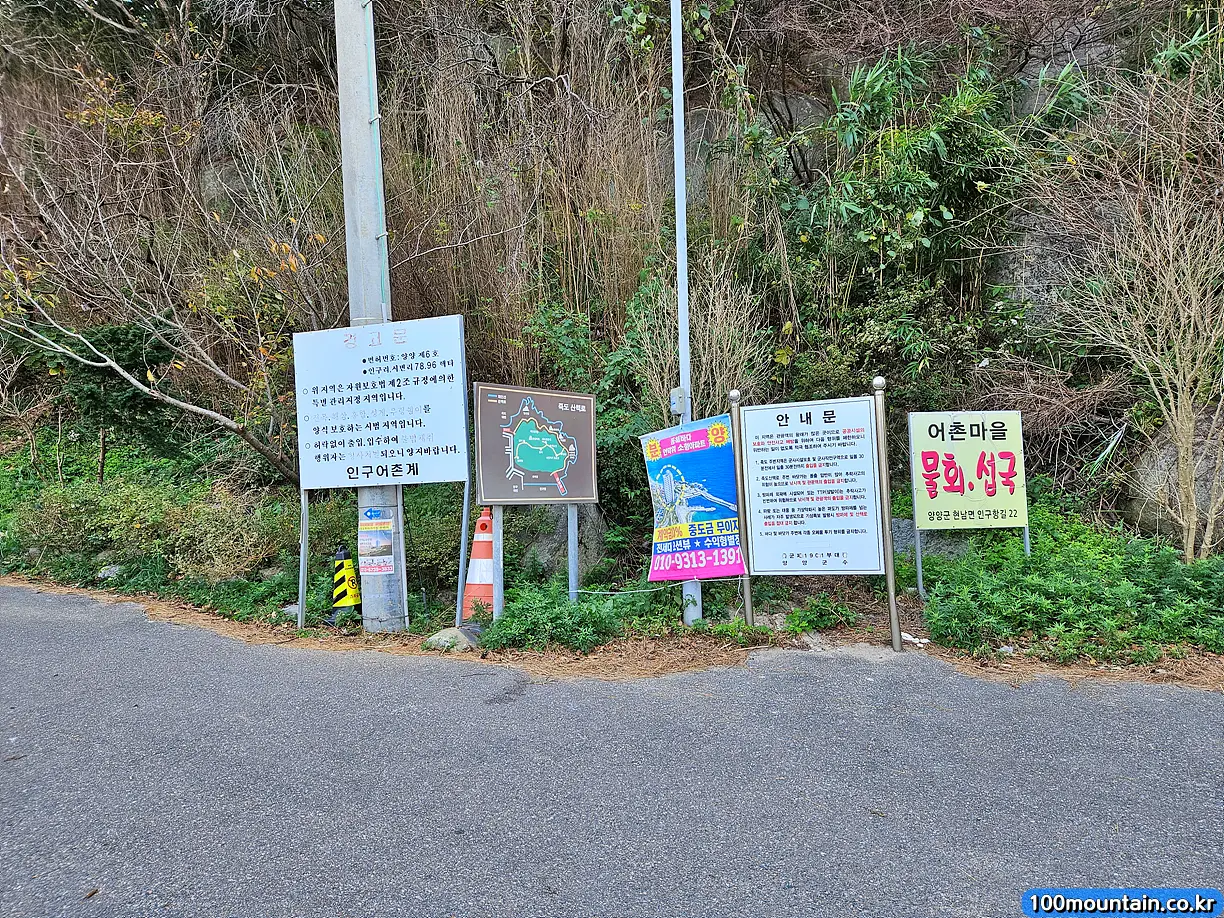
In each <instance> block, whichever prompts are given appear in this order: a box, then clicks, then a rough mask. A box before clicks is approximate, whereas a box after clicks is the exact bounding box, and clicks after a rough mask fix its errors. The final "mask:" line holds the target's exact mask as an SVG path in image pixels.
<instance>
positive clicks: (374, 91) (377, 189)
mask: <svg viewBox="0 0 1224 918" xmlns="http://www.w3.org/2000/svg"><path fill="white" fill-rule="evenodd" d="M335 2H336V75H337V77H338V80H337V81H338V83H339V91H340V151H341V159H342V170H343V174H344V241H345V248H346V252H347V256H348V288H349V325H353V326H363V325H376V324H379V323H382V322H390V321H391V269H390V264H389V262H388V258H387V217H386V203H385V201H384V199H383V172H382V132H381V131H380V130H379V124H378V122H379V118H380V117H381V116H380V115H379V114H378V77H377V74H376V71H375V69H374V5H373V0H364V2H363V0H335ZM400 497H401V495H400V492H399V488H398V487H397V486H395V485H384V486H382V487H376V488H358V489H357V512H358V518H359V519H361V520H388V519H389V520H392V521H393V522H392V527H393V541H392V550H393V552H394V553H395V554H394V557H396V558H397V559H399V563H397V564H396V565H395V573H394V574H393V575H386V574H385V575H380V576H371V577H366V578H365V579H364V580H363V581H362V583H361V599H362V618H363V619H364V622H363V623H364V625H365V630H366V631H402V630H404V627H405V624H406V620H405V611H406V606H407V601H406V591H407V580H406V579H405V571H404V562H403V559H404V521H403V519H402V514H401V512H400V506H401V504H400Z"/></svg>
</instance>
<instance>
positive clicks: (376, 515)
mask: <svg viewBox="0 0 1224 918" xmlns="http://www.w3.org/2000/svg"><path fill="white" fill-rule="evenodd" d="M361 515H362V516H364V517H365V518H366V519H367V520H381V519H382V511H381V510H379V509H378V508H377V507H367V508H366V509H365V510H362V511H361Z"/></svg>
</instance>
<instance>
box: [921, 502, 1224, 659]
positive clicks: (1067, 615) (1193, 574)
mask: <svg viewBox="0 0 1224 918" xmlns="http://www.w3.org/2000/svg"><path fill="white" fill-rule="evenodd" d="M1030 528H1031V532H1032V543H1033V555H1032V557H1031V558H1027V557H1025V554H1024V548H1023V545H1022V543H1021V540H1020V539H1019V538H1018V537H1017V534H1016V533H1015V532H1005V533H988V534H981V535H978V536H976V537H974V538H973V539H972V540H971V542H970V545H969V550H968V552H967V553H966V554H965V555H964V556H962V557H960V558H956V559H952V560H949V559H944V558H938V557H934V556H932V557H930V558H928V559H926V564H925V572H924V573H925V575H926V582H927V587H928V590H929V593H930V597H929V600H928V602H927V604H926V610H925V616H926V622H927V626H928V627H929V628H930V631H931V637H932V639H933V640H935V641H938V642H939V643H942V644H945V645H948V646H951V647H958V648H962V649H964V650H969V651H983V650H990V649H991V648H995V647H998V646H999V645H1001V644H1004V643H1012V642H1017V641H1018V642H1022V643H1027V644H1030V645H1031V648H1032V652H1033V653H1034V654H1036V655H1038V656H1041V657H1043V658H1047V659H1052V660H1057V661H1062V662H1068V661H1071V660H1076V659H1090V660H1096V661H1101V662H1117V663H1147V662H1151V661H1154V660H1156V659H1159V658H1160V657H1161V656H1162V655H1163V654H1164V653H1166V652H1168V651H1169V650H1171V649H1175V648H1176V647H1177V646H1179V645H1187V644H1189V645H1196V646H1199V647H1202V648H1204V649H1206V650H1209V651H1212V652H1215V653H1224V557H1215V558H1212V559H1210V560H1207V561H1200V562H1197V563H1195V564H1190V565H1187V564H1183V563H1182V562H1181V560H1180V558H1179V556H1178V554H1177V552H1175V551H1174V550H1173V549H1171V548H1168V547H1162V546H1159V545H1156V544H1155V543H1153V542H1150V541H1147V540H1144V539H1136V538H1130V537H1128V536H1127V535H1126V534H1125V533H1123V532H1121V531H1120V530H1118V531H1101V530H1099V529H1097V528H1094V527H1093V526H1091V525H1089V524H1087V523H1085V522H1083V521H1082V520H1080V519H1079V518H1077V517H1075V516H1073V515H1071V514H1068V513H1066V512H1063V511H1061V510H1060V509H1058V508H1057V507H1055V506H1053V505H1052V504H1051V503H1049V502H1046V501H1038V502H1037V503H1035V505H1034V506H1033V507H1032V508H1031V509H1030Z"/></svg>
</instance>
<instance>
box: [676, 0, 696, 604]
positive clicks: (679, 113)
mask: <svg viewBox="0 0 1224 918" xmlns="http://www.w3.org/2000/svg"><path fill="white" fill-rule="evenodd" d="M682 6H683V4H682V2H681V0H671V45H672V152H673V154H674V160H675V184H676V312H677V316H678V326H679V327H678V332H679V349H680V393H679V396H680V404H679V406H678V407H679V408H680V423H681V424H688V423H689V422H690V421H692V420H693V379H692V373H693V371H692V359H691V353H690V349H689V267H688V165H687V150H686V147H685V121H684V17H683V10H682ZM683 590H684V623H685V624H686V625H691V624H693V622H695V621H697V619H699V618H701V583H700V582H698V581H696V580H690V581H686V582H685V584H684V587H683Z"/></svg>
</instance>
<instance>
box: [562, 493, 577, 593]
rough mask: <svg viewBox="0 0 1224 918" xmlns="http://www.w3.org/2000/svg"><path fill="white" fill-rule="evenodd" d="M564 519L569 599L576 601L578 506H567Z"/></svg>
mask: <svg viewBox="0 0 1224 918" xmlns="http://www.w3.org/2000/svg"><path fill="white" fill-rule="evenodd" d="M565 517H566V530H567V531H566V550H567V554H568V558H567V559H566V560H567V561H568V562H569V599H570V602H577V601H578V505H577V504H567V505H566V508H565Z"/></svg>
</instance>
